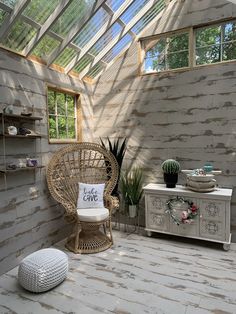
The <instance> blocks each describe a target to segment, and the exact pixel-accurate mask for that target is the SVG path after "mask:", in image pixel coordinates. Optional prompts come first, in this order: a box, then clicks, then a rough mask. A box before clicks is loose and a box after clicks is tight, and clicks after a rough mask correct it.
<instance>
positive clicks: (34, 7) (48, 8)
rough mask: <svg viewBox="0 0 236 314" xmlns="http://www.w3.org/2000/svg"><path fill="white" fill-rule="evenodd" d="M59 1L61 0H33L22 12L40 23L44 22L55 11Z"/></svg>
mask: <svg viewBox="0 0 236 314" xmlns="http://www.w3.org/2000/svg"><path fill="white" fill-rule="evenodd" d="M59 2H60V0H54V1H48V0H31V2H30V3H29V4H28V5H27V7H26V8H25V10H24V11H23V13H22V14H23V15H25V16H27V17H29V18H31V19H32V20H33V21H35V22H37V23H39V24H43V23H44V22H45V21H46V20H47V19H48V17H49V16H50V15H51V14H52V13H53V11H54V10H55V8H56V6H57V5H58V4H59Z"/></svg>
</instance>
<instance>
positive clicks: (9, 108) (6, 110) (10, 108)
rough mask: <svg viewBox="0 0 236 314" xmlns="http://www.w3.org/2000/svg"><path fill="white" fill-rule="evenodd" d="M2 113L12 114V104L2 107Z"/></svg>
mask: <svg viewBox="0 0 236 314" xmlns="http://www.w3.org/2000/svg"><path fill="white" fill-rule="evenodd" d="M3 113H4V114H13V105H9V106H7V107H5V108H4V109H3Z"/></svg>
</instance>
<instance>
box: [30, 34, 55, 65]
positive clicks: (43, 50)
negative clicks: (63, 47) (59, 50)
mask: <svg viewBox="0 0 236 314" xmlns="http://www.w3.org/2000/svg"><path fill="white" fill-rule="evenodd" d="M59 44H60V42H59V41H57V40H56V39H54V38H52V37H50V36H48V35H45V36H44V37H43V38H42V39H41V40H40V42H39V43H38V45H37V46H36V47H35V49H34V50H33V52H32V54H33V55H35V56H37V57H39V58H42V59H47V57H48V56H49V55H50V53H51V52H52V51H53V50H54V49H55V48H56V47H58V46H59Z"/></svg>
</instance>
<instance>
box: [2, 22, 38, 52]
mask: <svg viewBox="0 0 236 314" xmlns="http://www.w3.org/2000/svg"><path fill="white" fill-rule="evenodd" d="M35 34H36V29H35V28H33V27H32V26H31V25H29V24H27V23H25V22H23V21H22V20H18V21H17V22H16V23H15V24H14V25H13V27H12V28H11V31H10V33H9V34H8V36H7V38H6V39H5V40H4V41H3V45H5V46H6V47H8V48H11V49H14V50H15V51H18V52H21V51H22V50H23V49H24V48H25V47H26V45H27V44H28V43H29V41H30V40H31V39H32V38H33V37H34V35H35Z"/></svg>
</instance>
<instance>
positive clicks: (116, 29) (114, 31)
mask: <svg viewBox="0 0 236 314" xmlns="http://www.w3.org/2000/svg"><path fill="white" fill-rule="evenodd" d="M121 30H122V26H121V25H120V24H118V23H115V24H114V25H113V26H112V27H111V28H109V29H108V30H107V32H106V33H105V34H104V35H103V36H102V37H101V38H100V39H99V41H98V42H97V43H96V44H95V45H94V46H93V47H92V48H91V49H90V51H89V52H90V53H91V54H93V55H94V56H96V55H98V54H99V52H101V50H102V49H104V48H105V47H106V46H107V45H108V44H109V42H110V41H111V40H112V39H113V38H114V37H116V36H117V35H118V34H119V33H120V32H121Z"/></svg>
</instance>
